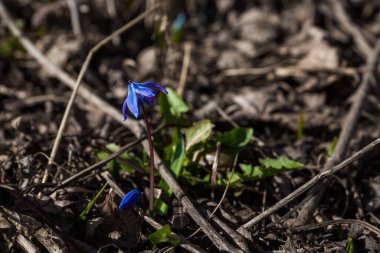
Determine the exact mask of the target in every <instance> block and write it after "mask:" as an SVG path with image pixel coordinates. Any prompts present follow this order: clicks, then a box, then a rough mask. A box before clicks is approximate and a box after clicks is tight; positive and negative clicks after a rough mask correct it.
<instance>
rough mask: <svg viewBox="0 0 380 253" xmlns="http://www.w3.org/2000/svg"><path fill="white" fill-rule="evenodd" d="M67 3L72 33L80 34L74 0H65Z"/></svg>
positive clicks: (76, 7)
mask: <svg viewBox="0 0 380 253" xmlns="http://www.w3.org/2000/svg"><path fill="white" fill-rule="evenodd" d="M67 5H68V6H69V10H70V18H71V26H72V27H73V33H74V35H75V36H79V35H81V33H82V32H81V29H80V22H79V13H78V6H77V4H76V3H75V0H67Z"/></svg>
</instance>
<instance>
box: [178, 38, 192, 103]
mask: <svg viewBox="0 0 380 253" xmlns="http://www.w3.org/2000/svg"><path fill="white" fill-rule="evenodd" d="M190 55H191V44H190V43H185V53H184V55H183V63H182V70H181V77H180V79H179V84H178V88H177V93H178V95H180V96H181V97H182V96H183V92H184V91H185V85H186V79H187V72H188V71H189V65H190Z"/></svg>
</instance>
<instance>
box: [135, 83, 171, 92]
mask: <svg viewBox="0 0 380 253" xmlns="http://www.w3.org/2000/svg"><path fill="white" fill-rule="evenodd" d="M138 84H139V85H141V86H145V87H148V88H153V89H159V90H160V91H162V92H163V93H165V94H168V92H167V91H166V90H165V88H164V87H162V85H160V84H158V83H153V82H145V83H138Z"/></svg>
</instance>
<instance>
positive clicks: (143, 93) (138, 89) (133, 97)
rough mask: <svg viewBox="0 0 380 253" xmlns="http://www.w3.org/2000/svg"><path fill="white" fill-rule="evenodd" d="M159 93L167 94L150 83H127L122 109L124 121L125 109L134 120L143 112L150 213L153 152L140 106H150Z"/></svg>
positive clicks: (159, 86) (145, 120)
mask: <svg viewBox="0 0 380 253" xmlns="http://www.w3.org/2000/svg"><path fill="white" fill-rule="evenodd" d="M159 91H161V92H163V93H165V94H168V92H167V91H166V90H165V88H164V87H162V86H161V85H159V84H158V83H152V82H145V83H136V82H132V81H129V82H128V95H127V98H126V99H125V101H124V104H123V109H122V111H123V116H124V120H126V119H127V112H126V110H127V107H128V109H129V111H130V112H131V113H132V114H133V116H135V118H138V117H139V115H140V109H141V111H142V112H143V119H144V122H145V127H146V134H147V139H148V143H149V160H150V176H149V209H150V210H151V211H153V198H154V150H153V141H152V131H151V127H150V124H149V121H148V118H147V116H146V113H145V110H144V106H141V107H140V105H141V103H144V104H148V105H150V104H152V103H153V101H154V98H155V97H156V96H157V92H159ZM128 194H129V193H128ZM128 194H127V195H126V196H125V198H124V199H126V201H127V203H128V201H132V200H128V198H127V197H128ZM124 199H123V201H124ZM123 201H122V203H121V204H120V206H121V205H122V204H123Z"/></svg>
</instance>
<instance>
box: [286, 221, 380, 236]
mask: <svg viewBox="0 0 380 253" xmlns="http://www.w3.org/2000/svg"><path fill="white" fill-rule="evenodd" d="M343 224H359V225H361V226H363V227H365V228H366V229H367V230H368V231H370V232H373V233H375V234H376V235H377V237H380V229H379V228H377V227H375V226H374V225H372V224H370V223H368V222H365V221H362V220H354V219H342V220H330V221H324V222H321V223H317V224H308V225H304V226H297V227H292V228H290V230H291V231H292V232H295V233H300V232H306V231H310V230H314V229H318V228H321V227H327V226H331V225H343Z"/></svg>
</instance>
